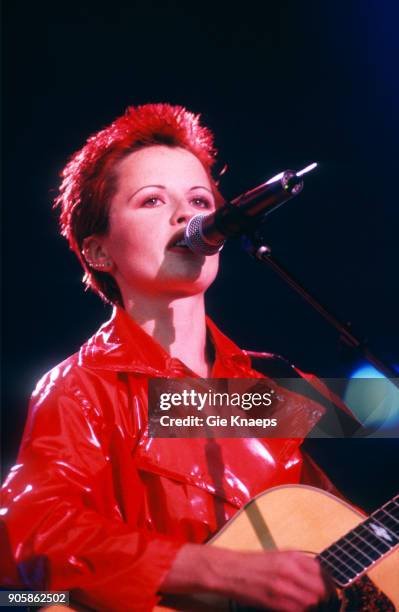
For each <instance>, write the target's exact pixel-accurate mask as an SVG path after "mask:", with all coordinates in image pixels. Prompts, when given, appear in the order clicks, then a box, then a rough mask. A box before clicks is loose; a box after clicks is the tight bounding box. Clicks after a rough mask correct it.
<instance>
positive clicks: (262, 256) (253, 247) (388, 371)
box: [243, 228, 399, 387]
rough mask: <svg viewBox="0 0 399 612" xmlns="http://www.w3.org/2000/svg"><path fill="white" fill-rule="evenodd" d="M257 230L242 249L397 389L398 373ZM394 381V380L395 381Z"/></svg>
mask: <svg viewBox="0 0 399 612" xmlns="http://www.w3.org/2000/svg"><path fill="white" fill-rule="evenodd" d="M263 241H264V239H263V238H262V237H261V236H260V230H259V228H258V229H257V230H255V231H253V232H252V233H248V234H246V236H245V238H244V241H243V242H244V249H245V250H246V251H247V253H249V254H250V255H251V256H252V257H254V258H255V259H257V260H258V261H260V262H262V263H264V264H267V265H268V266H270V267H271V268H272V270H274V271H275V272H276V273H277V274H278V275H279V276H280V277H281V278H282V279H283V280H284V281H285V282H286V283H287V284H288V285H289V286H290V287H291V288H292V289H294V291H296V292H297V293H298V294H299V295H300V296H301V297H302V298H303V299H304V300H305V301H306V302H307V303H308V304H310V305H311V306H312V307H313V308H314V309H315V310H316V311H317V312H318V313H319V314H321V316H322V317H324V319H325V320H326V321H327V322H328V323H329V324H330V325H332V326H333V327H335V329H336V330H337V331H338V333H339V335H340V340H341V341H342V342H344V343H345V344H347V345H348V346H349V347H351V348H353V349H356V350H357V351H358V352H359V353H360V354H361V355H362V356H363V357H364V358H365V359H366V360H367V361H369V362H370V363H371V364H372V365H373V366H374V367H375V368H377V370H379V371H380V372H382V373H383V374H384V375H385V376H387V377H388V378H390V379H392V378H393V380H391V382H393V383H394V384H395V385H396V386H398V387H399V377H398V373H397V372H396V371H395V370H394V368H392V367H391V366H390V365H387V364H386V363H384V362H383V361H381V359H379V358H378V357H376V355H374V353H372V351H371V350H370V349H369V348H368V346H367V345H366V343H365V342H364V341H362V340H360V339H359V338H357V337H356V336H355V335H354V334H353V333H352V331H351V330H350V328H349V327H350V323H349V324H345V323H342V322H341V321H339V320H338V319H337V318H336V317H335V316H334V315H332V314H331V312H329V311H328V310H327V308H325V306H323V305H322V304H321V303H320V302H319V301H318V300H317V299H316V298H315V297H314V296H313V295H312V294H311V293H310V292H309V291H308V290H307V289H305V287H304V286H303V285H301V284H300V283H299V282H298V281H297V280H296V279H295V278H294V277H293V276H292V274H291V273H290V272H288V270H287V269H286V268H284V267H283V266H282V265H281V264H280V263H279V262H278V261H277V260H276V259H275V258H274V257H273V256H272V251H271V248H270V247H269V246H267V245H266V244H264V243H263ZM395 379H396V380H395Z"/></svg>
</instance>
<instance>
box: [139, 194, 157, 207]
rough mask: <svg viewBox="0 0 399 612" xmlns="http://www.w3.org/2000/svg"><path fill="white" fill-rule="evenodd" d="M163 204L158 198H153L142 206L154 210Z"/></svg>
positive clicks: (148, 199)
mask: <svg viewBox="0 0 399 612" xmlns="http://www.w3.org/2000/svg"><path fill="white" fill-rule="evenodd" d="M161 204H162V201H161V200H160V199H159V198H157V197H156V196H153V197H152V198H147V200H145V201H144V202H143V203H142V206H144V207H146V208H154V207H155V206H160V205H161Z"/></svg>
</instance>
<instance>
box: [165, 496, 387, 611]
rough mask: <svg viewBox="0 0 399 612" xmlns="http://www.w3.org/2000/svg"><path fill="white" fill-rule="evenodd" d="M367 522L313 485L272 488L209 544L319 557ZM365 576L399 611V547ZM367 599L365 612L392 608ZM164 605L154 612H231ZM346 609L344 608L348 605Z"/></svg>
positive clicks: (218, 604) (173, 601)
mask: <svg viewBox="0 0 399 612" xmlns="http://www.w3.org/2000/svg"><path fill="white" fill-rule="evenodd" d="M364 518H365V517H364V516H363V515H362V514H361V513H360V512H359V511H357V510H355V509H354V508H352V507H351V506H350V505H349V504H347V503H345V502H344V501H342V500H340V499H338V498H337V497H335V496H334V495H331V494H330V493H327V492H325V491H322V490H320V489H316V488H314V487H309V486H303V485H286V486H281V487H275V488H273V489H270V490H269V491H266V492H265V493H262V494H260V495H258V496H257V497H256V498H254V499H253V500H251V501H250V502H249V503H248V504H247V505H246V506H245V507H244V508H242V510H240V511H239V512H238V513H237V515H236V516H235V517H234V518H233V519H232V520H231V521H229V522H228V523H226V525H225V526H224V527H223V529H222V530H221V531H220V532H219V533H218V534H217V535H216V536H215V537H214V538H213V539H212V540H211V541H210V542H209V544H210V545H212V546H218V547H221V548H228V549H230V550H237V551H240V550H241V551H244V550H245V551H260V550H298V551H302V552H305V553H308V554H311V555H317V554H319V553H321V552H322V551H323V550H324V549H325V548H327V547H328V546H330V545H331V544H333V542H335V541H336V540H338V539H339V538H340V537H342V536H344V535H345V534H346V533H347V532H348V531H350V530H351V529H353V528H354V527H356V526H357V525H358V524H360V523H361V522H362V521H363V520H364ZM367 576H368V578H369V579H370V580H371V581H372V583H373V584H374V586H375V587H376V590H379V591H382V594H384V595H385V596H386V597H387V598H388V599H389V600H390V602H391V608H390V609H391V610H397V611H399V548H396V549H395V550H393V551H392V552H391V553H390V554H389V555H387V556H386V557H383V558H382V559H381V560H380V561H378V562H377V563H376V564H375V566H373V567H372V568H371V569H370V570H369V571H368V572H367ZM360 580H362V579H360ZM367 583H368V586H367V585H366V587H365V588H366V590H367V588H368V587H371V589H372V585H370V583H369V581H367ZM355 584H356V582H355ZM350 588H351V587H350ZM369 597H370V601H368V603H366V604H365V605H366V606H367V607H365V608H364V610H367V611H370V610H384V609H389V608H385V607H383V606H384V605H385V604H384V603H382V602H381V601H379V600H378V601H377V600H376V599H375V598H376V597H377V594H376V593H374V594H373V593H370V594H369ZM371 600H373V601H371ZM343 602H345V596H343ZM165 604H166V607H165V606H162V605H160V606H157V608H155V611H159V612H161V611H162V612H166V610H184V611H186V612H188V611H189V612H191V611H193V612H195V611H200V610H201V611H205V610H209V612H210V611H211V610H212V611H216V610H219V609H220V610H223V609H225V610H227V609H228V607H227V603H226V602H222V601H217V600H211V599H209V600H208V599H207V598H206V597H200V596H199V597H198V599H196V600H195V601H192V602H191V603H190V600H189V598H187V599H183V598H182V599H180V598H177V597H176V598H168V600H167V602H166V600H165ZM342 608H343V609H345V603H343V606H342ZM347 608H348V609H349V608H350V609H351V610H354V609H356V611H357V612H360V611H361V609H362V608H361V607H359V608H353V607H351V606H349V605H348V606H347ZM155 611H154V612H155Z"/></svg>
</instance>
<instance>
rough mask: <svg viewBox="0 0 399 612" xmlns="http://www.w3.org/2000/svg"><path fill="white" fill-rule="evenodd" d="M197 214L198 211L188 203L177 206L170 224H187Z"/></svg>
mask: <svg viewBox="0 0 399 612" xmlns="http://www.w3.org/2000/svg"><path fill="white" fill-rule="evenodd" d="M195 214H197V211H195V210H194V209H193V208H192V206H190V204H189V203H188V202H184V203H181V204H178V205H177V206H176V208H175V209H174V211H173V214H172V216H171V219H170V222H171V224H172V225H181V224H186V223H188V221H189V220H190V219H191V217H194V215H195Z"/></svg>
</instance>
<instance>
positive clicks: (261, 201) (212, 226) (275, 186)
mask: <svg viewBox="0 0 399 612" xmlns="http://www.w3.org/2000/svg"><path fill="white" fill-rule="evenodd" d="M316 166H317V163H316V162H314V163H312V164H310V165H309V166H306V168H303V169H302V170H299V171H298V172H294V171H293V170H285V171H284V172H280V174H277V175H276V176H274V177H273V178H271V179H269V180H268V181H267V182H266V183H262V184H261V185H258V187H255V188H254V189H251V190H250V191H246V192H245V193H242V194H241V195H239V196H238V197H237V198H234V200H232V201H231V202H229V203H227V204H225V205H224V206H222V207H221V208H219V209H218V210H216V211H215V212H213V213H211V214H209V215H196V216H195V217H192V218H191V219H190V221H189V222H188V223H187V226H186V229H185V232H184V242H185V244H186V246H188V248H189V249H190V250H191V251H193V252H194V253H198V254H200V255H214V254H215V253H217V252H218V251H220V250H221V249H222V248H223V245H224V243H225V241H226V238H232V237H235V236H239V235H240V234H246V233H248V232H250V231H251V230H252V229H253V228H254V227H255V226H256V225H257V224H258V222H259V220H260V219H261V218H263V217H264V216H266V215H267V214H269V213H271V212H273V211H274V210H276V208H278V207H279V206H281V204H284V202H287V201H288V200H290V199H291V198H293V197H294V196H296V195H298V193H300V192H301V191H302V189H303V180H302V178H301V177H302V175H303V174H306V173H307V172H310V171H311V170H313V169H314V168H316Z"/></svg>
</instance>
